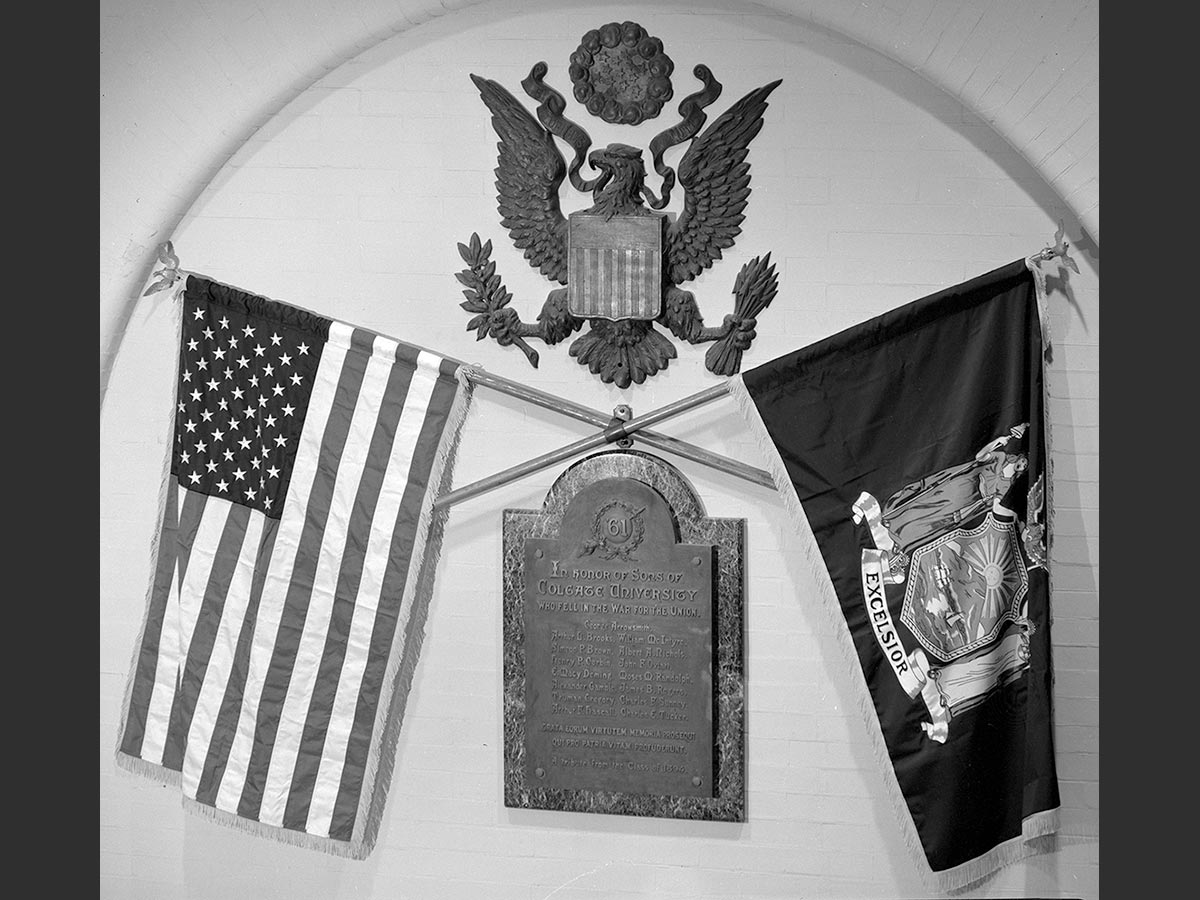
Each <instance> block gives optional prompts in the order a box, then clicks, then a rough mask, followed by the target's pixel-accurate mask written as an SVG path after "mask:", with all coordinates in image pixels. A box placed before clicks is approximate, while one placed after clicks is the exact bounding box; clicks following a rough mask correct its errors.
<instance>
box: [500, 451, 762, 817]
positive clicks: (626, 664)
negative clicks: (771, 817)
mask: <svg viewBox="0 0 1200 900" xmlns="http://www.w3.org/2000/svg"><path fill="white" fill-rule="evenodd" d="M634 475H640V476H641V477H633V476H634ZM681 492H683V493H681ZM671 494H676V495H680V496H679V499H681V500H682V501H684V503H683V505H684V506H685V507H688V508H686V509H685V510H684V511H683V515H682V516H681V514H680V511H679V510H676V509H675V508H673V506H672V502H671V501H670V500H669V499H668V496H669V495H671ZM688 494H690V488H688V487H687V486H686V482H683V479H682V476H680V475H679V474H678V473H677V472H676V471H675V470H674V469H673V468H672V467H670V466H669V465H668V464H667V463H665V462H664V461H662V460H660V459H658V458H656V457H652V456H649V455H648V454H643V453H638V452H635V451H616V452H609V453H601V454H597V455H595V456H593V457H589V458H588V459H587V460H584V461H583V462H582V463H577V464H576V466H573V467H572V468H571V469H569V470H568V472H567V473H565V474H564V475H563V476H562V477H561V478H560V479H559V481H558V482H556V484H555V488H554V489H552V490H551V492H550V495H549V496H548V498H547V508H546V510H544V511H543V513H542V514H541V515H538V514H536V513H531V512H528V511H519V510H508V511H506V513H505V516H506V519H505V562H506V578H505V659H506V690H505V694H506V718H505V732H506V739H505V743H506V780H507V782H508V783H507V784H506V791H505V794H506V804H507V805H510V806H537V807H541V808H551V809H584V810H588V811H595V812H624V813H629V814H635V815H664V816H676V817H690V818H724V819H735V820H740V819H741V804H742V799H741V798H742V793H743V786H742V784H741V771H742V758H741V752H742V741H741V721H742V720H741V715H742V709H741V694H742V690H741V688H742V685H741V550H742V539H741V538H742V532H743V529H744V523H742V522H741V520H714V519H706V518H703V517H700V516H697V515H695V513H696V512H697V511H698V501H696V499H695V497H694V495H690V497H689V496H687V495H688ZM689 499H690V500H691V503H690V504H689V503H687V502H686V501H687V500H689ZM539 526H540V527H539ZM684 532H688V534H684ZM714 537H715V538H717V540H716V541H715V542H714V541H713V540H712V538H714ZM700 538H708V540H700ZM722 571H724V579H722ZM722 583H724V585H725V588H726V590H725V591H724V592H723V593H724V595H725V605H724V606H725V608H724V613H725V616H724V618H725V620H726V621H725V622H724V627H723V628H721V627H719V621H718V620H719V619H720V618H721V617H719V616H718V614H717V613H718V608H719V606H720V604H719V602H718V600H719V598H720V597H721V595H722V591H721V590H720V588H721V585H722ZM719 651H720V652H719ZM510 663H511V665H510ZM721 671H723V672H725V677H724V679H723V681H722V680H721V679H720V678H719V676H718V673H719V672H721ZM718 682H721V683H718ZM731 691H732V692H733V694H734V696H733V697H731V696H729V694H730V692H731ZM731 700H733V701H734V703H733V704H732V705H731V703H730V701H731ZM518 712H519V715H518Z"/></svg>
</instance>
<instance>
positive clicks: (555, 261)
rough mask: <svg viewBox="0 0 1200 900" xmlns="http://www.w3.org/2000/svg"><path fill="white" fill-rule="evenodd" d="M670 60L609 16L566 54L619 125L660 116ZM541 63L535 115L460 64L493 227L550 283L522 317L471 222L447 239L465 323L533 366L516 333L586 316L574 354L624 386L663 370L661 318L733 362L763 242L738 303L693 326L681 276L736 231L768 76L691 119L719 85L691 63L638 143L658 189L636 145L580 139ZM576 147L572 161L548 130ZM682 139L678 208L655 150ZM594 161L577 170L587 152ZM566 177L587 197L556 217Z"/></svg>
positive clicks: (762, 296)
mask: <svg viewBox="0 0 1200 900" xmlns="http://www.w3.org/2000/svg"><path fill="white" fill-rule="evenodd" d="M672 69H673V64H672V62H671V60H670V58H669V57H668V56H666V54H665V53H664V52H663V48H662V42H661V41H660V40H659V39H658V38H656V37H652V36H650V35H648V34H647V33H646V32H645V30H644V29H642V28H641V26H639V25H637V24H636V23H634V22H624V23H616V22H612V23H609V24H607V25H605V26H603V27H602V28H599V29H595V30H593V31H589V32H588V33H587V34H585V35H584V37H583V39H582V41H581V42H580V46H579V47H578V48H577V49H576V51H575V53H574V54H572V56H571V69H570V72H571V78H572V81H573V83H574V85H575V90H574V95H575V97H576V99H577V100H579V101H580V102H583V103H584V104H585V108H586V109H587V110H588V112H589V113H591V114H593V115H598V116H600V117H602V118H603V119H605V121H608V122H610V123H614V124H637V123H639V122H641V121H643V120H644V119H649V118H653V117H654V116H656V115H658V112H659V110H660V109H661V107H662V105H663V102H664V101H665V100H667V99H669V98H670V97H671V96H672V90H673V89H672V87H671V82H670V75H671V71H672ZM547 71H548V70H547V67H546V64H545V63H544V62H539V63H537V64H536V65H535V66H534V67H533V68H532V70H531V71H530V73H529V75H528V77H526V78H525V79H524V80H523V81H522V82H521V85H522V87H523V88H524V89H525V92H526V93H527V94H528V95H529V96H530V97H531V98H533V99H534V100H535V101H537V102H538V107H537V117H536V118H535V117H534V115H533V114H531V113H530V112H529V111H528V110H527V109H526V108H525V107H524V106H523V105H522V104H521V103H520V102H519V101H518V100H517V99H516V98H515V97H514V96H513V95H512V94H511V93H510V92H509V91H508V90H507V89H506V88H505V87H503V86H502V85H501V84H500V83H499V82H496V81H493V80H491V79H488V78H483V77H480V76H478V75H474V74H473V75H471V79H472V81H473V82H474V83H475V86H476V87H477V88H478V89H479V93H480V96H481V97H482V99H483V101H484V103H485V104H486V105H487V107H488V109H489V110H490V111H491V114H492V120H491V123H492V127H493V129H494V130H495V132H496V134H497V136H498V137H499V139H500V140H499V143H498V145H497V146H498V150H499V155H498V162H497V167H496V170H495V172H496V191H497V195H496V196H497V204H498V208H499V212H500V216H501V225H502V226H503V227H504V228H505V229H507V231H508V233H509V236H510V237H511V238H512V241H513V243H514V245H515V246H516V247H517V248H518V249H520V250H522V251H523V252H524V256H525V259H526V260H527V261H528V262H529V264H530V266H532V267H533V268H534V269H536V270H538V271H539V272H540V273H541V274H542V275H544V276H545V277H546V278H548V279H549V280H550V281H551V282H554V283H556V284H557V285H559V286H557V287H554V288H553V289H552V290H551V291H550V293H549V296H548V297H547V298H546V301H545V303H544V304H543V306H542V310H541V312H540V314H539V315H538V317H537V322H536V323H533V324H529V323H525V322H523V321H521V318H520V316H519V315H518V314H517V312H516V311H515V310H514V309H512V308H511V307H510V306H509V305H508V303H509V301H510V300H511V299H512V295H511V294H510V293H508V292H507V291H506V290H505V288H504V285H503V283H502V281H501V279H500V276H499V275H498V274H497V273H496V267H495V263H494V262H492V260H491V253H492V243H491V241H490V240H489V241H486V242H482V241H480V239H479V235H478V234H477V233H476V234H472V236H471V238H470V240H469V241H468V242H466V243H460V244H459V245H458V249H459V253H460V255H461V256H462V258H463V261H464V262H465V263H466V264H467V268H465V269H464V270H462V271H461V272H459V273H457V277H458V279H459V281H460V282H461V283H462V284H463V285H464V287H465V289H464V291H463V293H464V295H465V297H466V300H465V302H463V303H462V304H461V306H462V307H463V309H465V310H466V311H467V312H468V313H471V314H472V318H471V320H470V322H468V324H467V329H468V330H474V331H475V332H476V339H477V340H482V339H483V338H485V337H489V336H490V337H492V338H494V339H495V340H497V341H498V342H499V343H500V344H501V345H504V346H509V345H515V346H517V347H518V348H519V349H520V350H521V351H522V352H523V353H524V354H525V356H526V358H527V359H528V360H529V362H530V364H531V365H533V366H535V367H536V366H537V364H538V354H537V352H536V351H535V350H534V349H533V348H532V347H530V346H529V344H528V342H527V340H526V339H529V338H536V339H538V340H541V341H543V342H545V343H546V344H551V345H552V344H557V343H558V342H560V341H562V340H564V339H566V338H568V337H570V336H571V335H572V334H574V333H575V332H577V331H579V330H580V329H582V328H583V326H584V325H585V324H587V325H588V326H589V329H588V331H586V332H584V333H583V334H582V335H580V336H579V337H578V338H576V339H575V340H574V341H573V342H572V344H571V347H570V354H571V356H573V357H574V358H575V359H576V360H577V361H578V362H579V363H580V364H581V365H586V366H587V367H588V368H589V370H590V371H591V372H592V373H593V374H595V375H597V376H598V377H599V378H600V380H601V381H603V382H604V383H606V384H616V385H617V386H618V387H620V388H626V387H628V386H629V385H630V384H631V383H636V384H641V383H642V382H643V381H645V379H646V378H647V377H648V376H650V375H653V374H655V373H656V372H658V371H660V370H661V369H663V368H665V367H666V366H667V364H668V363H669V361H670V360H671V359H674V358H675V356H676V351H675V346H674V344H673V343H672V342H671V340H670V339H669V338H668V337H667V336H666V335H665V334H663V332H662V331H660V330H659V329H658V328H657V327H656V326H659V325H661V326H664V327H665V328H666V329H667V330H668V331H669V332H670V333H671V334H673V335H674V336H675V337H676V338H679V339H681V340H685V341H687V342H688V343H691V344H699V343H704V342H713V346H711V347H710V348H709V350H708V352H707V353H706V355H705V366H706V367H707V368H708V370H709V371H711V372H713V373H715V374H718V375H732V374H734V373H736V372H737V371H738V370H739V369H740V367H741V359H742V354H743V352H744V351H745V350H747V349H748V348H749V347H750V345H751V343H752V342H753V340H754V338H755V336H756V332H755V328H756V326H757V316H758V315H759V314H760V313H761V312H762V311H763V309H765V308H766V307H767V306H768V305H769V304H770V302H771V300H772V299H773V298H774V296H775V293H776V290H777V277H776V272H775V267H774V266H773V265H772V264H771V258H770V257H771V255H770V253H768V254H766V255H765V256H764V257H755V258H754V259H753V260H751V261H750V262H748V263H746V265H745V266H743V267H742V269H741V271H740V272H739V274H738V276H737V278H736V280H735V282H734V287H733V293H734V296H735V303H734V309H733V311H732V312H731V313H730V314H729V315H727V316H725V318H724V320H723V321H722V323H721V324H720V325H718V326H715V327H707V326H705V324H704V320H703V317H702V316H701V313H700V309H699V307H698V305H697V303H696V300H695V296H694V295H693V294H692V293H691V292H690V291H688V290H685V289H684V288H683V287H682V285H684V284H686V283H687V282H689V281H691V280H692V279H694V278H696V276H698V275H699V274H700V273H701V272H702V271H704V270H705V269H706V268H708V267H710V266H711V265H712V264H713V263H714V262H715V261H717V260H719V259H720V258H721V254H722V251H723V250H726V249H728V248H730V247H732V246H733V245H734V241H735V239H736V238H737V236H738V235H739V234H740V233H741V223H742V221H743V219H744V218H745V217H744V215H743V212H744V210H745V208H746V203H747V200H748V198H749V195H750V164H749V162H748V161H747V160H746V156H747V152H748V149H749V146H750V142H751V141H752V140H753V139H754V137H755V136H756V135H757V134H758V132H759V131H760V130H761V128H762V124H763V114H764V112H765V111H766V108H767V97H768V96H769V95H770V93H771V92H772V91H773V90H774V89H775V88H776V87H777V86H778V85H779V84H780V82H779V81H778V80H776V81H773V82H771V83H770V84H766V85H763V86H762V87H759V88H757V89H755V90H752V91H750V92H749V93H748V94H746V95H745V96H744V97H742V98H741V99H740V100H738V101H737V102H736V103H735V104H733V106H731V107H730V108H729V109H728V110H726V111H725V112H724V113H722V114H721V115H720V116H718V117H717V118H716V119H715V120H714V121H713V122H712V124H711V125H709V126H708V128H706V129H704V130H703V131H702V132H701V130H700V129H701V128H702V127H703V126H704V123H705V121H706V119H707V115H706V113H705V112H704V108H705V107H706V106H709V105H710V104H711V103H713V102H714V101H715V100H716V99H717V97H719V96H720V93H721V84H720V82H718V81H717V79H716V78H715V77H714V76H713V74H712V72H711V71H709V69H708V67H706V66H703V65H699V66H696V67H695V69H694V74H695V76H696V78H697V79H699V80H700V81H701V83H702V84H703V87H702V89H701V90H699V91H697V92H696V93H694V94H691V95H690V96H688V97H686V98H685V99H684V100H683V101H682V102H681V103H680V104H679V113H680V116H681V121H680V122H679V123H678V124H676V125H674V126H672V127H670V128H668V129H666V130H664V131H662V132H661V133H659V134H658V136H657V137H655V138H654V139H653V140H652V141H651V142H650V146H649V150H650V153H651V154H652V157H653V164H654V168H655V171H656V172H657V174H658V175H659V176H660V177H661V178H662V183H661V187H660V190H661V192H662V195H661V196H658V195H656V194H655V192H654V191H653V190H652V189H651V188H650V187H649V186H648V185H647V184H646V175H647V173H646V166H645V163H644V162H643V158H642V150H641V149H639V148H638V147H634V146H631V145H628V144H622V143H611V144H608V145H607V146H606V147H604V148H602V149H597V150H594V151H592V152H590V153H589V152H588V151H589V149H590V147H591V138H590V137H588V135H587V133H586V132H585V131H584V130H583V129H582V128H581V127H580V126H579V125H577V124H576V123H574V122H572V121H570V120H569V119H567V118H565V117H564V115H563V113H564V111H565V109H566V101H565V100H564V98H563V97H562V95H561V94H559V93H558V91H556V90H555V89H554V88H552V87H551V86H550V85H548V84H547V83H546V82H545V80H544V79H545V76H546V73H547ZM556 139H560V140H562V141H563V142H565V143H566V144H567V145H569V146H570V147H571V148H572V149H573V150H574V154H575V155H574V158H573V160H572V162H571V164H570V166H569V167H568V165H567V163H566V161H565V159H564V157H563V154H562V152H561V151H560V150H559V147H558V145H557V143H556ZM687 140H690V141H691V143H690V144H689V146H688V148H687V150H686V151H685V152H684V154H683V156H682V158H681V160H680V162H679V169H678V183H679V185H680V186H681V187H682V189H683V195H684V196H683V209H682V211H681V212H680V213H679V215H678V216H677V217H675V218H672V217H671V215H670V214H667V213H661V212H658V211H657V210H661V209H663V208H664V207H665V206H666V205H667V203H668V201H669V199H670V194H671V191H672V189H673V187H674V185H675V183H676V171H675V170H674V169H673V168H672V167H671V166H669V165H667V164H666V163H665V162H664V161H663V154H664V153H665V152H666V151H667V150H668V149H669V148H671V147H673V146H675V145H678V144H681V143H683V142H684V141H687ZM585 161H586V163H587V164H588V166H590V168H591V170H592V171H593V172H595V173H596V174H595V175H594V177H590V178H584V177H583V176H582V175H581V174H580V172H581V169H582V168H583V165H584V163H585ZM564 179H566V180H569V181H570V184H571V186H572V187H573V188H574V189H575V190H576V191H579V192H580V193H583V194H590V195H591V199H592V205H591V206H590V207H588V208H586V209H583V210H580V211H578V212H573V213H570V214H569V215H564V214H563V210H562V206H561V205H560V198H559V193H560V188H561V187H562V182H563V181H564Z"/></svg>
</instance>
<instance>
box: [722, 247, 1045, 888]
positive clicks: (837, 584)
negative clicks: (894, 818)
mask: <svg viewBox="0 0 1200 900" xmlns="http://www.w3.org/2000/svg"><path fill="white" fill-rule="evenodd" d="M1043 297H1044V290H1043V288H1042V286H1041V281H1040V275H1038V274H1036V273H1035V272H1034V271H1033V270H1032V269H1031V268H1030V267H1029V266H1027V264H1026V262H1025V261H1024V260H1018V261H1016V262H1014V263H1011V264H1009V265H1007V266H1004V267H1002V268H999V269H996V270H995V271H993V272H989V273H987V274H985V275H982V276H980V277H978V278H975V279H973V280H971V281H968V282H966V283H964V284H962V285H959V286H957V287H953V288H949V289H947V290H943V291H941V292H939V293H936V294H933V295H931V296H928V297H925V298H922V299H920V300H916V301H914V302H912V303H909V304H907V305H905V306H902V307H900V308H899V309H896V310H893V311H891V312H888V313H886V314H884V315H881V316H879V317H877V318H875V319H872V320H870V321H868V322H864V323H862V324H860V325H856V326H854V327H852V328H849V329H847V330H845V331H843V332H841V333H839V334H836V335H834V336H832V337H830V338H827V339H825V340H823V341H820V342H818V343H816V344H813V345H811V346H809V347H805V348H803V349H801V350H798V351H796V352H794V353H791V354H788V355H786V356H783V357H780V358H778V359H775V360H773V361H771V362H768V363H766V364H764V365H761V366H759V367H757V368H755V369H752V370H750V371H747V372H745V373H743V375H742V376H741V377H742V386H743V387H744V389H745V390H744V392H742V399H743V401H744V406H745V408H746V412H747V414H748V416H749V418H750V419H751V422H752V424H753V425H755V426H756V427H757V426H758V425H760V424H761V426H762V428H763V429H765V436H766V437H767V440H766V441H765V444H766V446H767V447H768V452H769V456H770V458H771V461H772V464H773V467H774V470H775V474H776V481H777V482H778V484H779V487H780V490H781V492H783V493H784V496H785V498H786V499H787V501H788V502H789V507H790V508H791V511H792V513H793V514H794V516H795V518H796V520H797V524H798V527H799V529H800V531H801V533H804V532H806V531H807V530H808V529H809V528H811V533H812V536H813V538H814V539H815V545H816V547H817V548H819V554H820V559H821V561H822V562H823V564H824V569H826V570H827V571H828V575H829V580H828V582H824V581H822V588H823V589H826V588H827V589H830V595H829V596H828V597H827V598H826V600H827V602H828V605H829V607H830V608H831V609H835V610H836V611H837V612H838V613H839V614H840V618H841V619H842V620H843V621H844V623H845V626H846V632H845V634H846V635H847V636H848V639H849V642H850V644H852V653H851V658H852V659H853V660H854V668H855V669H856V670H857V671H856V672H855V673H854V676H853V677H854V679H855V682H856V684H857V685H858V687H859V688H860V690H861V689H863V688H865V691H866V693H865V694H864V695H863V700H864V701H865V703H864V706H865V708H866V709H869V710H873V712H874V717H875V719H876V720H877V722H878V730H877V731H876V730H875V729H874V727H873V726H869V727H871V729H872V731H873V732H874V733H876V735H877V736H878V735H881V736H882V744H883V749H885V750H886V756H887V758H888V760H889V761H890V763H891V773H889V775H888V776H885V777H887V778H888V780H889V783H893V784H894V785H895V786H896V787H898V790H899V794H900V796H901V797H902V800H903V805H904V806H905V807H906V808H907V812H908V815H909V816H910V817H911V820H912V822H913V824H914V825H915V832H916V838H917V842H918V843H919V844H920V850H921V851H922V853H923V855H924V857H925V859H926V860H927V861H928V864H929V866H930V868H931V869H932V870H933V872H934V873H936V874H937V876H938V879H937V880H938V881H939V883H940V884H941V885H942V886H944V887H954V886H959V885H962V884H966V883H969V882H971V881H974V880H976V879H978V878H980V877H983V876H984V875H986V874H988V873H989V872H991V871H993V870H994V869H996V868H998V867H999V866H1001V865H1003V864H1004V863H1006V862H1009V861H1012V860H1014V859H1017V858H1020V857H1021V856H1024V855H1028V853H1029V852H1030V847H1029V845H1028V841H1029V840H1030V839H1032V838H1034V837H1038V836H1040V835H1044V834H1047V833H1050V832H1053V831H1055V830H1056V829H1057V809H1058V806H1059V795H1058V781H1057V776H1056V773H1055V762H1054V744H1053V722H1052V709H1051V700H1052V690H1051V687H1052V680H1053V677H1052V669H1051V659H1050V650H1051V648H1050V609H1049V603H1050V595H1049V576H1048V572H1047V558H1048V556H1047V542H1048V539H1049V529H1048V524H1049V514H1050V483H1049V470H1048V465H1047V427H1046V409H1045V402H1044V395H1043V356H1044V354H1043V332H1042V323H1041V315H1040V310H1041V309H1042V301H1043ZM738 390H739V392H740V388H739V389H738ZM850 644H847V649H850ZM893 775H894V782H893V781H892V776H893ZM906 833H907V834H909V835H910V838H911V832H908V830H907V829H906Z"/></svg>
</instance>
